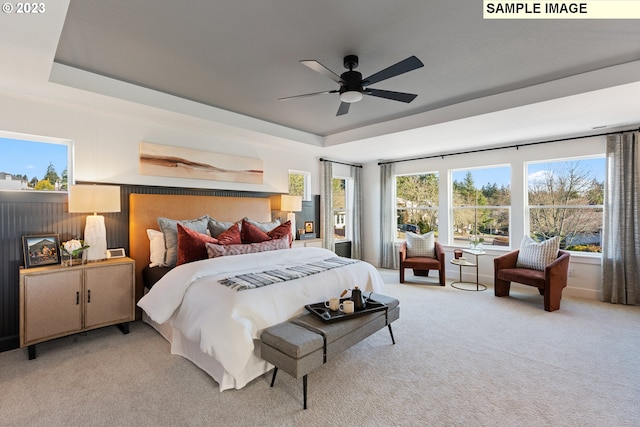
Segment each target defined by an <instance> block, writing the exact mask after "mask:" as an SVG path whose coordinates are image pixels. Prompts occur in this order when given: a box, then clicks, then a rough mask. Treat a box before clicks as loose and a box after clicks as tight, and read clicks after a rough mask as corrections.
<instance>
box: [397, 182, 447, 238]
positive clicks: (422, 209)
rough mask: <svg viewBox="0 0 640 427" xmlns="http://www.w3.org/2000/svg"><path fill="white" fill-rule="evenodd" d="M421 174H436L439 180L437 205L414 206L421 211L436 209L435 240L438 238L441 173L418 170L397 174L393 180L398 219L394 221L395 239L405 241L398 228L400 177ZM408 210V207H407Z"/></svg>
mask: <svg viewBox="0 0 640 427" xmlns="http://www.w3.org/2000/svg"><path fill="white" fill-rule="evenodd" d="M420 175H434V176H435V177H436V179H437V181H438V194H437V196H438V197H436V199H435V205H434V206H429V207H426V208H422V207H417V208H412V209H414V210H421V211H435V213H436V215H435V218H436V228H435V230H434V231H435V232H434V233H433V234H434V238H435V240H438V227H439V222H440V221H439V216H440V199H439V197H440V185H441V180H440V174H439V172H438V171H429V172H416V173H399V174H395V175H394V176H393V180H394V186H393V198H394V200H395V207H394V211H395V218H396V220H395V221H394V223H393V227H394V228H395V230H396V237H395V241H403V239H402V238H401V237H400V236H399V233H400V230H398V226H399V224H398V221H397V218H398V213H399V210H400V209H399V206H398V178H399V177H403V176H420ZM405 210H406V207H405ZM416 225H417V224H416Z"/></svg>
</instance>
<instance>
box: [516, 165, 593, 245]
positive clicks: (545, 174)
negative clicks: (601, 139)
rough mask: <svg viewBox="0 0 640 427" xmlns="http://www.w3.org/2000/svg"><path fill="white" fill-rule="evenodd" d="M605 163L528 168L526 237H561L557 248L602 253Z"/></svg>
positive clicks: (533, 166)
mask: <svg viewBox="0 0 640 427" xmlns="http://www.w3.org/2000/svg"><path fill="white" fill-rule="evenodd" d="M604 176H605V159H604V158H593V159H574V160H571V159H568V160H560V161H554V162H545V163H529V164H528V165H527V186H528V210H529V215H528V216H529V233H530V235H531V237H533V238H534V239H536V240H539V241H540V240H545V239H549V238H551V237H554V236H560V247H561V248H563V249H566V250H570V251H577V252H602V222H603V202H604Z"/></svg>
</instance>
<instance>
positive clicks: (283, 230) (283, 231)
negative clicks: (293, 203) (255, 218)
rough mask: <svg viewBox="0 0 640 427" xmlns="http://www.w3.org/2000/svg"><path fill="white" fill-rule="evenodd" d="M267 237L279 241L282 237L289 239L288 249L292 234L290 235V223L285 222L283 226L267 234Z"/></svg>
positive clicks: (291, 241) (291, 242)
mask: <svg viewBox="0 0 640 427" xmlns="http://www.w3.org/2000/svg"><path fill="white" fill-rule="evenodd" d="M267 236H269V237H271V238H272V239H273V240H276V239H281V238H283V237H285V236H286V237H289V247H291V245H292V244H293V234H291V221H287V222H285V223H284V224H280V225H279V226H277V227H276V228H274V229H273V230H271V231H270V232H268V233H267Z"/></svg>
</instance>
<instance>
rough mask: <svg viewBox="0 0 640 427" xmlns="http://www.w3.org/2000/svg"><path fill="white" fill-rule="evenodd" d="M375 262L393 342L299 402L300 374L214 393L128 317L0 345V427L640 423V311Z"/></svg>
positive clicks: (379, 343) (351, 358) (339, 363)
mask: <svg viewBox="0 0 640 427" xmlns="http://www.w3.org/2000/svg"><path fill="white" fill-rule="evenodd" d="M381 272H382V274H383V277H384V278H385V283H387V285H386V289H385V293H386V294H388V295H391V296H394V297H396V298H398V299H399V300H400V306H401V312H400V320H399V321H397V322H395V323H394V324H393V330H394V336H395V338H396V345H391V340H390V338H389V333H388V331H387V330H386V329H384V330H381V331H379V332H378V333H376V334H375V335H373V336H371V337H370V338H368V339H367V340H365V341H363V342H361V343H360V344H358V345H356V346H354V347H352V348H351V349H350V350H348V351H347V352H345V353H343V354H342V355H340V356H339V357H337V358H336V359H334V360H333V361H331V362H329V363H328V364H327V365H325V366H323V367H322V368H320V369H318V370H316V371H314V372H312V373H311V374H310V375H309V409H307V410H306V411H303V410H302V381H301V380H295V379H293V378H291V377H289V376H288V375H286V374H285V373H280V374H279V375H278V379H277V381H276V386H275V387H274V388H270V387H269V383H270V380H271V374H270V373H268V374H266V375H265V376H263V377H260V378H258V379H257V380H255V381H253V382H252V383H250V384H249V385H248V386H247V387H245V388H244V389H242V390H231V391H225V392H223V393H220V392H219V391H218V387H217V384H216V383H215V382H214V381H213V380H212V379H211V378H210V377H208V376H207V375H206V374H204V373H203V372H202V371H200V370H199V369H198V368H196V367H195V366H194V365H192V364H191V363H190V362H188V361H186V360H184V359H182V358H180V357H178V356H172V355H170V354H169V346H168V343H167V342H166V341H164V339H163V338H161V337H160V336H159V335H158V334H157V333H156V332H155V331H154V330H152V329H151V328H150V327H148V326H147V325H145V324H143V323H140V322H137V323H134V324H132V325H131V333H130V334H129V335H122V334H121V333H120V331H119V330H118V329H117V328H115V327H108V328H103V329H100V330H97V331H92V332H89V333H86V334H79V335H74V336H71V337H66V338H61V339H58V340H54V341H51V342H47V343H43V344H40V345H38V358H37V359H35V360H32V361H29V360H27V356H26V350H25V349H20V350H13V351H9V352H4V353H0V425H10V426H22V425H34V426H35V425H38V426H42V425H46V426H91V425H102V426H129V425H137V426H176V425H182V426H192V425H193V426H200V425H208V426H218V425H225V426H229V425H234V426H258V425H260V426H319V425H322V426H334V425H336V426H337V425H362V426H426V425H429V426H640V405H639V403H638V402H640V369H639V362H638V360H639V355H640V352H639V350H640V307H629V306H620V305H613V304H606V303H601V302H597V301H590V300H581V299H570V298H565V299H563V301H562V307H561V309H560V310H559V311H556V312H553V313H547V312H545V311H544V310H543V308H542V297H540V295H539V294H538V292H537V290H535V289H533V288H527V287H524V286H517V285H514V287H513V289H512V297H510V298H496V297H494V296H493V289H492V287H491V286H489V289H488V290H486V291H483V292H466V291H461V290H456V289H453V288H451V287H450V286H446V287H440V286H437V285H436V284H433V283H434V282H435V280H434V279H423V278H420V279H416V280H415V282H413V283H408V284H404V285H400V284H398V281H397V280H398V279H397V271H390V270H381ZM413 279H414V278H413V276H410V275H409V277H408V280H413ZM418 283H420V284H418Z"/></svg>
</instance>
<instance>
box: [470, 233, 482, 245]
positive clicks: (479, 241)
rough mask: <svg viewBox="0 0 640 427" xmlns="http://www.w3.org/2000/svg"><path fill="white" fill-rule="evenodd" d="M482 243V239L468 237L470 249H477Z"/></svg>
mask: <svg viewBox="0 0 640 427" xmlns="http://www.w3.org/2000/svg"><path fill="white" fill-rule="evenodd" d="M483 242H484V238H483V237H480V236H477V235H471V236H470V237H469V246H471V247H472V248H479V247H482V243H483Z"/></svg>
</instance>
